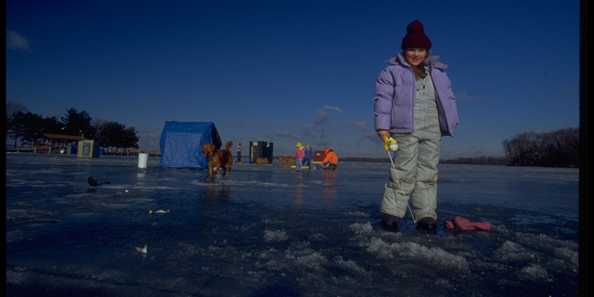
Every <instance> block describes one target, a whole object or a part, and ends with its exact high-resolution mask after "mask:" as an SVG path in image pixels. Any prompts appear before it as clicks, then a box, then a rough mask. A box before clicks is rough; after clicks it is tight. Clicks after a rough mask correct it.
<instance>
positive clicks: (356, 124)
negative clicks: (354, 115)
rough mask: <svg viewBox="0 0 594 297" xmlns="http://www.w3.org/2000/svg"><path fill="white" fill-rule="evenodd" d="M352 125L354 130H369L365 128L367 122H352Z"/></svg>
mask: <svg viewBox="0 0 594 297" xmlns="http://www.w3.org/2000/svg"><path fill="white" fill-rule="evenodd" d="M352 124H353V126H354V127H355V128H357V129H360V130H363V131H367V130H368V129H369V127H368V126H367V122H365V121H354V122H353V123H352Z"/></svg>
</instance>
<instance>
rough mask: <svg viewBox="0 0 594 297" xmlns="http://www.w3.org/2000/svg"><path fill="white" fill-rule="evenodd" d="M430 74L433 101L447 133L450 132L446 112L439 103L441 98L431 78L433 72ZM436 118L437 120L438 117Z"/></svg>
mask: <svg viewBox="0 0 594 297" xmlns="http://www.w3.org/2000/svg"><path fill="white" fill-rule="evenodd" d="M432 72H433V71H432ZM431 75H432V77H431V83H432V84H433V88H434V89H435V95H436V98H435V102H436V103H437V110H438V112H439V115H440V116H441V117H442V118H443V121H444V123H445V126H446V129H447V131H446V132H447V133H448V134H452V132H451V131H450V125H449V124H448V118H447V116H446V114H445V110H444V109H443V106H442V104H441V99H442V98H441V96H440V95H439V92H438V91H437V90H438V88H437V86H436V85H435V79H433V77H434V76H433V73H431ZM438 120H439V119H438Z"/></svg>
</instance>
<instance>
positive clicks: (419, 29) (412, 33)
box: [401, 20, 431, 50]
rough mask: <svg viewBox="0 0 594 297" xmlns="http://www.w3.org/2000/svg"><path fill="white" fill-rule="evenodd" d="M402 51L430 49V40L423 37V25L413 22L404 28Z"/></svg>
mask: <svg viewBox="0 0 594 297" xmlns="http://www.w3.org/2000/svg"><path fill="white" fill-rule="evenodd" d="M401 47H402V49H403V50H404V49H407V48H424V49H426V50H429V49H430V48H431V40H430V39H429V37H427V35H425V30H424V29H423V23H421V22H420V21H419V20H414V21H412V22H411V23H410V24H408V26H406V35H405V36H404V38H402V45H401Z"/></svg>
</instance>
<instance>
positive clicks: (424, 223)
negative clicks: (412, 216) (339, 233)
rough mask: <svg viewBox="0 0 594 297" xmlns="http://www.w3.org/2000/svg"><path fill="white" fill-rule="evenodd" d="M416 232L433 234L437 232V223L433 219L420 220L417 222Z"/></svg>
mask: <svg viewBox="0 0 594 297" xmlns="http://www.w3.org/2000/svg"><path fill="white" fill-rule="evenodd" d="M417 230H418V231H423V232H426V233H430V234H435V233H436V232H437V222H436V221H435V219H434V218H422V219H420V220H419V221H418V222H417Z"/></svg>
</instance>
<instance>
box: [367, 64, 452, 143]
mask: <svg viewBox="0 0 594 297" xmlns="http://www.w3.org/2000/svg"><path fill="white" fill-rule="evenodd" d="M426 62H427V63H428V64H429V65H430V66H431V67H430V68H431V78H432V80H433V85H434V86H435V92H436V95H437V100H436V101H437V109H438V114H439V126H440V128H441V133H442V135H449V136H452V135H453V134H454V130H455V129H456V127H457V126H458V123H459V118H458V108H457V107H456V97H455V96H454V93H453V92H452V86H451V82H450V79H449V78H448V76H447V74H446V72H445V70H446V69H447V65H445V64H443V63H441V62H439V61H438V57H436V56H429V57H428V58H427V60H426ZM375 88H376V95H375V98H374V99H373V100H374V104H373V112H374V118H375V129H376V130H379V129H382V130H390V132H391V133H412V132H413V131H414V130H415V127H414V123H415V121H414V114H413V112H414V105H415V104H414V100H415V75H414V73H413V71H412V69H411V68H410V66H409V65H408V63H406V61H405V59H404V57H402V55H398V56H397V57H393V58H391V59H390V61H389V65H388V66H386V68H384V70H382V72H381V73H380V75H379V77H378V78H377V81H376V87H375Z"/></svg>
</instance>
